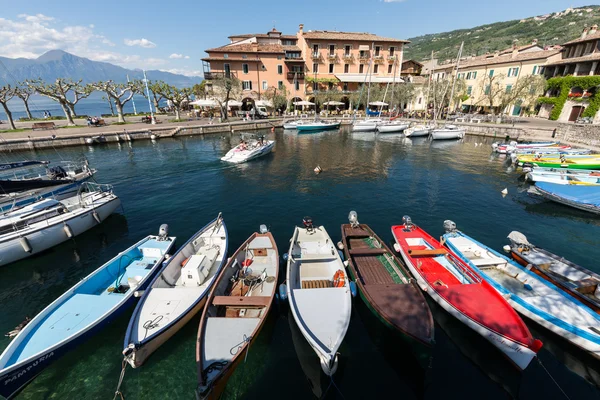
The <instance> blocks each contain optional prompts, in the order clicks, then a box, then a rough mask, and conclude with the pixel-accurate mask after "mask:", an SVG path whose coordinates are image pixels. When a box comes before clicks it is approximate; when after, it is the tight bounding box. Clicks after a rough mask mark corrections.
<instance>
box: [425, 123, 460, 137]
mask: <svg viewBox="0 0 600 400" xmlns="http://www.w3.org/2000/svg"><path fill="white" fill-rule="evenodd" d="M463 137H465V130H464V129H459V128H458V127H457V126H456V125H446V126H444V127H443V128H437V129H432V130H431V138H432V139H433V140H452V139H462V138H463Z"/></svg>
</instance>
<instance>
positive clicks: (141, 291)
mask: <svg viewBox="0 0 600 400" xmlns="http://www.w3.org/2000/svg"><path fill="white" fill-rule="evenodd" d="M144 292H145V290H136V291H135V292H133V297H142V296H143V295H144Z"/></svg>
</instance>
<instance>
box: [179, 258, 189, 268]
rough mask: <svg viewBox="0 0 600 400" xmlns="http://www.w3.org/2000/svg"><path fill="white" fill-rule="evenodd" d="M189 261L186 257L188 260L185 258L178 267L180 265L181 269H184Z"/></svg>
mask: <svg viewBox="0 0 600 400" xmlns="http://www.w3.org/2000/svg"><path fill="white" fill-rule="evenodd" d="M189 260H190V258H189V257H188V258H186V259H185V260H183V261H182V262H181V264H180V265H181V268H183V267H185V264H187V263H188V261H189Z"/></svg>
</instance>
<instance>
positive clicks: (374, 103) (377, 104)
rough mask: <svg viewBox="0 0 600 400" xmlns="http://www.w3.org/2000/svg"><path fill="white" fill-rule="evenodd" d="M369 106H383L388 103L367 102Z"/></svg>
mask: <svg viewBox="0 0 600 400" xmlns="http://www.w3.org/2000/svg"><path fill="white" fill-rule="evenodd" d="M369 105H370V106H377V107H383V106H388V105H389V104H388V103H384V102H383V101H372V102H370V103H369Z"/></svg>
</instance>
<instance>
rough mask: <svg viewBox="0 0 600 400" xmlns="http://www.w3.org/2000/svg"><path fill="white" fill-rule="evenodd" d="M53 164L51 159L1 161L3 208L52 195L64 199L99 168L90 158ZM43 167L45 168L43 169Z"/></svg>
mask: <svg viewBox="0 0 600 400" xmlns="http://www.w3.org/2000/svg"><path fill="white" fill-rule="evenodd" d="M49 164H50V163H49V161H20V162H14V163H4V164H0V174H2V175H0V193H2V194H0V212H6V211H10V210H12V209H15V208H19V207H23V206H25V205H28V204H31V203H34V202H36V201H39V200H41V199H46V198H50V197H51V198H53V199H55V200H62V199H65V198H67V197H72V196H75V195H77V192H78V190H79V187H80V186H81V185H82V184H83V183H84V182H86V181H88V180H89V179H90V178H91V177H92V176H93V175H94V173H95V172H96V170H95V169H93V168H90V167H89V165H88V162H87V161H85V162H83V163H72V162H63V163H61V164H60V165H57V166H55V167H50V166H49ZM31 168H33V170H31ZM39 168H43V172H41V171H39ZM25 170H27V172H25Z"/></svg>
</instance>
